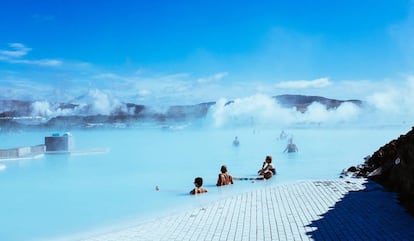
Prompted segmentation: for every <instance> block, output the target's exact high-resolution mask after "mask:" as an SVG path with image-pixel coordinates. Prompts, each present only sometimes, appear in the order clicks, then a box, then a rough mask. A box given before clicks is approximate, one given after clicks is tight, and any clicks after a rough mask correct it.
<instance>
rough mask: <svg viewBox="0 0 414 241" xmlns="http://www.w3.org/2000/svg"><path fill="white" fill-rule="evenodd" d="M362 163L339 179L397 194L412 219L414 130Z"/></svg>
mask: <svg viewBox="0 0 414 241" xmlns="http://www.w3.org/2000/svg"><path fill="white" fill-rule="evenodd" d="M364 159H365V162H364V163H363V164H361V165H358V166H356V167H355V166H353V167H350V168H348V169H347V170H346V171H345V172H344V173H343V175H351V176H354V177H366V178H368V179H371V180H373V181H375V182H377V183H379V184H381V185H382V186H384V188H385V189H386V190H388V191H391V192H396V193H398V197H399V201H400V203H401V204H402V205H403V206H404V207H405V208H406V210H407V211H408V212H409V213H410V214H411V215H413V216H414V127H412V129H411V130H410V131H409V132H407V133H406V134H405V135H401V136H400V137H399V138H397V139H395V140H392V141H390V142H389V143H387V144H385V145H384V146H382V147H380V148H379V149H378V150H377V151H376V152H374V153H373V154H372V156H367V157H365V158H364Z"/></svg>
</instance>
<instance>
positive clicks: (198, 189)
mask: <svg viewBox="0 0 414 241" xmlns="http://www.w3.org/2000/svg"><path fill="white" fill-rule="evenodd" d="M194 186H195V188H194V189H193V190H191V192H190V194H192V195H195V194H199V193H205V192H207V189H205V188H204V187H203V178H201V177H196V178H195V179H194Z"/></svg>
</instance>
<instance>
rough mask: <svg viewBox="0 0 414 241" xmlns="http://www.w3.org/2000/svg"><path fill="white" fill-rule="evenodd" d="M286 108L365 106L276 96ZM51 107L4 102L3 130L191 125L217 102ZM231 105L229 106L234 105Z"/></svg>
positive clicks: (0, 120)
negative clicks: (106, 108)
mask: <svg viewBox="0 0 414 241" xmlns="http://www.w3.org/2000/svg"><path fill="white" fill-rule="evenodd" d="M273 98H274V99H275V101H277V102H278V103H279V104H280V105H281V106H282V107H285V108H296V110H297V111H299V112H302V113H303V112H306V110H307V108H308V106H309V105H311V104H312V103H314V102H318V103H320V104H322V105H324V106H325V107H326V108H327V109H334V108H337V107H338V106H340V105H341V104H342V103H345V102H350V103H353V104H355V105H357V106H361V105H362V101H360V100H336V99H329V98H325V97H320V96H306V95H277V96H273ZM75 102H76V99H75V100H74V103H48V111H51V112H52V114H50V115H49V116H39V114H34V110H33V109H34V107H33V105H34V103H35V102H32V101H21V100H0V128H2V129H16V128H24V127H26V128H27V127H36V128H39V127H48V128H50V127H66V128H74V127H79V128H85V127H94V126H102V125H107V124H108V125H111V124H119V123H134V122H135V123H136V122H140V121H156V122H161V123H162V122H167V121H187V120H194V119H198V118H203V117H205V116H206V115H207V113H208V111H209V109H210V107H211V106H213V105H215V104H216V102H205V103H200V104H194V105H173V106H168V107H165V108H164V109H163V110H158V109H156V108H152V107H151V106H146V105H140V104H135V103H121V104H120V105H119V106H117V107H116V108H114V109H113V110H111V112H110V114H101V113H96V112H93V111H92V109H93V106H92V105H91V104H88V103H86V104H82V105H81V104H77V103H75ZM233 103H234V102H233V101H229V102H228V103H227V105H231V104H233Z"/></svg>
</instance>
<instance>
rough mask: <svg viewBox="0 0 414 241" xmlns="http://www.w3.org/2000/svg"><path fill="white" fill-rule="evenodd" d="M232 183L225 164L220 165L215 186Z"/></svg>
mask: <svg viewBox="0 0 414 241" xmlns="http://www.w3.org/2000/svg"><path fill="white" fill-rule="evenodd" d="M228 184H233V177H232V176H231V175H230V174H229V173H228V172H227V166H225V165H223V166H221V173H220V174H219V175H218V180H217V184H216V185H217V186H224V185H228Z"/></svg>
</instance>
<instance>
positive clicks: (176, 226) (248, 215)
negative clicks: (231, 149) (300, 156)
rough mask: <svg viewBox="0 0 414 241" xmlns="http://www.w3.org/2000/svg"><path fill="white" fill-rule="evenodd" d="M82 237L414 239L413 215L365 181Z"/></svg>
mask: <svg viewBox="0 0 414 241" xmlns="http://www.w3.org/2000/svg"><path fill="white" fill-rule="evenodd" d="M83 240H84V241H110V240H111V241H112V240H113V241H124V240H131V241H132V240H134V241H135V240H137V241H138V240H139V241H141V240H150V241H152V240H165V241H175V240H177V241H178V240H179V241H181V240H194V241H200V240H206V241H216V240H217V241H219V240H260V241H261V240H283V241H284V240H355V241H356V240H414V218H413V217H411V216H409V215H408V214H407V213H405V211H404V209H403V208H402V207H401V206H400V205H398V204H397V200H396V196H395V194H393V193H389V192H385V191H383V190H382V188H381V186H379V185H377V184H374V183H371V182H366V181H365V180H363V179H347V180H343V179H338V180H327V181H303V182H298V183H295V184H289V185H282V186H275V187H271V188H265V189H258V190H255V191H252V192H248V193H244V194H240V195H236V196H234V197H231V198H228V199H224V200H221V201H218V202H215V203H211V204H208V205H206V206H204V207H202V208H199V209H195V210H189V211H186V212H183V213H180V214H178V215H174V216H169V217H165V218H161V219H158V220H154V221H151V222H148V223H144V224H141V225H138V226H133V227H130V228H126V229H122V230H119V231H116V232H111V233H108V234H102V235H100V236H94V237H90V238H87V239H83Z"/></svg>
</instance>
